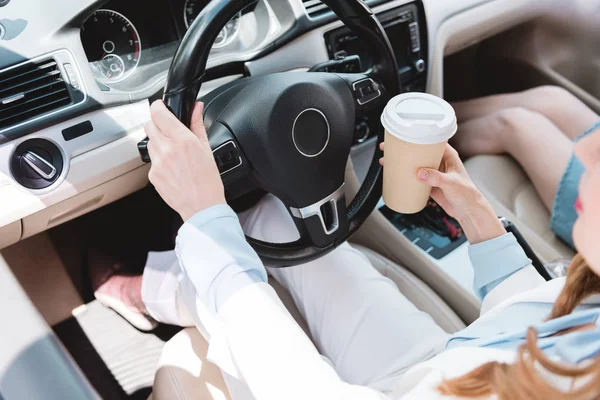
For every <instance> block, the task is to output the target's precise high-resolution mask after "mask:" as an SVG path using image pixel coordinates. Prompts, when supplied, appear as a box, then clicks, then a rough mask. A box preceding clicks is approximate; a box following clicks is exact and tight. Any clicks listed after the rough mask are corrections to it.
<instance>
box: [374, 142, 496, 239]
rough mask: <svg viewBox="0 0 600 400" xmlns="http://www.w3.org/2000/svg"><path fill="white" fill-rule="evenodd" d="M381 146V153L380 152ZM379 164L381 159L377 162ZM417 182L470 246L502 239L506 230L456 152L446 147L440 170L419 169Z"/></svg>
mask: <svg viewBox="0 0 600 400" xmlns="http://www.w3.org/2000/svg"><path fill="white" fill-rule="evenodd" d="M384 149H385V146H384V144H382V145H381V150H384ZM381 163H382V165H383V159H382V160H381ZM417 179H418V180H419V181H420V182H422V183H424V184H426V185H429V186H431V187H432V191H431V198H432V199H434V200H435V201H436V202H437V203H438V204H439V205H440V207H442V208H443V209H444V211H446V213H448V215H450V216H451V217H453V218H455V219H456V220H457V221H458V222H459V223H460V225H461V227H462V228H463V230H464V232H465V235H466V236H467V239H469V242H471V243H472V244H475V243H480V242H484V241H486V240H490V239H493V238H496V237H498V236H502V235H503V234H505V233H506V230H505V229H504V227H503V226H502V224H501V223H500V221H498V218H497V216H496V214H495V212H494V210H493V208H492V206H491V205H490V204H489V203H488V201H487V200H486V199H485V198H484V197H483V195H482V194H481V192H480V191H479V190H478V189H477V187H476V186H475V184H474V183H473V181H472V180H471V178H470V177H469V174H468V173H467V170H466V168H465V166H464V164H463V163H462V161H461V159H460V157H459V156H458V153H457V151H456V150H454V149H453V148H452V146H450V145H447V146H446V150H445V151H444V155H443V157H442V163H441V165H440V170H439V171H438V170H436V169H431V168H420V169H418V170H417Z"/></svg>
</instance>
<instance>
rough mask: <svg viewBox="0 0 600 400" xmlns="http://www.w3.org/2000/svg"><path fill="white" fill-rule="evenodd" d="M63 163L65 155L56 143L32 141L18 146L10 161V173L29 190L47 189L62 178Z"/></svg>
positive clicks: (40, 140) (42, 140)
mask: <svg viewBox="0 0 600 400" xmlns="http://www.w3.org/2000/svg"><path fill="white" fill-rule="evenodd" d="M63 162H64V159H63V155H62V153H61V151H60V149H59V148H58V147H57V146H56V145H55V144H54V143H52V142H50V141H48V140H44V139H31V140H27V141H25V142H23V143H21V144H20V145H18V146H17V148H16V150H15V152H14V153H13V155H12V158H11V160H10V171H11V173H12V175H13V178H15V180H16V181H17V182H19V183H20V184H21V185H22V186H24V187H26V188H27V189H34V190H39V189H45V188H47V187H48V186H50V185H52V184H53V183H54V182H56V181H57V180H58V178H60V175H61V173H62V172H63Z"/></svg>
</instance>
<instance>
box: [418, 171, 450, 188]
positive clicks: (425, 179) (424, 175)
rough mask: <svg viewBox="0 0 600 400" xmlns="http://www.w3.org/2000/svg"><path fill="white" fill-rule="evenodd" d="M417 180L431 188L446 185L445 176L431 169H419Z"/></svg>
mask: <svg viewBox="0 0 600 400" xmlns="http://www.w3.org/2000/svg"><path fill="white" fill-rule="evenodd" d="M417 179H419V181H420V182H422V183H424V184H426V185H429V186H431V187H443V186H444V185H445V183H446V175H445V174H443V173H441V172H440V171H438V170H436V169H432V168H419V169H418V170H417Z"/></svg>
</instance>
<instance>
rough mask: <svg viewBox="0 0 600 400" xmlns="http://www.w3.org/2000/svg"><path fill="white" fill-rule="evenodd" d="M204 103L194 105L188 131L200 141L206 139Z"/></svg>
mask: <svg viewBox="0 0 600 400" xmlns="http://www.w3.org/2000/svg"><path fill="white" fill-rule="evenodd" d="M203 114H204V103H196V105H195V106H194V112H192V122H191V124H190V129H191V130H192V132H193V133H194V135H196V136H197V137H198V138H200V139H205V138H206V128H205V126H204V115H203Z"/></svg>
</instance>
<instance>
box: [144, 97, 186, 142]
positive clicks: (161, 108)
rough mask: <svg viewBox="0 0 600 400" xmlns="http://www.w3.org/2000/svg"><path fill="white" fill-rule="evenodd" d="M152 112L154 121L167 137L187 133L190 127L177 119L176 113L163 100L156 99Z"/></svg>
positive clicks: (151, 108) (151, 107)
mask: <svg viewBox="0 0 600 400" xmlns="http://www.w3.org/2000/svg"><path fill="white" fill-rule="evenodd" d="M150 114H151V116H152V122H154V123H155V124H156V126H157V127H158V129H159V131H160V133H161V134H162V135H164V136H166V137H170V138H173V137H176V136H177V135H185V134H186V133H188V132H189V129H187V128H186V126H185V125H183V124H182V123H181V121H179V120H178V119H177V117H176V116H175V115H173V113H172V112H171V111H170V110H169V109H168V108H167V106H166V105H165V103H163V102H162V100H156V101H155V102H154V103H152V106H150Z"/></svg>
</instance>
